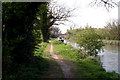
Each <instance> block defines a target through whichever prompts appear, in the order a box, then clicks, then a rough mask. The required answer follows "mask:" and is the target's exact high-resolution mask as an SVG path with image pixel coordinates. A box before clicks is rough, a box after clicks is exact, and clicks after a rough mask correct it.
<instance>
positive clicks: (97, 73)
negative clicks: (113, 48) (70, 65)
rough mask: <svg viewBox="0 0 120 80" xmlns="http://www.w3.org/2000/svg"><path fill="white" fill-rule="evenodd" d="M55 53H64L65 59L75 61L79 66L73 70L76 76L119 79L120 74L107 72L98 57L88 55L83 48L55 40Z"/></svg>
mask: <svg viewBox="0 0 120 80" xmlns="http://www.w3.org/2000/svg"><path fill="white" fill-rule="evenodd" d="M52 42H53V45H54V53H55V54H57V55H62V56H63V57H64V58H65V59H68V60H70V61H72V62H74V63H75V64H76V65H77V66H76V67H75V69H73V70H71V71H72V72H73V73H74V74H75V75H76V78H82V79H90V78H91V79H115V80H116V79H117V78H119V75H118V74H117V73H115V72H106V71H105V70H104V69H103V68H102V67H101V65H100V64H99V62H98V61H97V59H96V57H92V56H90V57H86V58H85V56H86V55H85V54H83V53H81V50H75V49H73V48H72V47H71V46H70V45H67V44H64V43H62V42H59V41H56V40H53V41H52Z"/></svg>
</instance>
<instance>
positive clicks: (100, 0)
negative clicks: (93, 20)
mask: <svg viewBox="0 0 120 80" xmlns="http://www.w3.org/2000/svg"><path fill="white" fill-rule="evenodd" d="M95 5H97V6H103V7H105V8H106V9H107V10H108V11H109V9H110V8H114V7H115V6H118V2H117V1H116V0H94V1H92V2H91V3H90V6H95Z"/></svg>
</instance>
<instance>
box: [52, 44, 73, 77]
mask: <svg viewBox="0 0 120 80" xmlns="http://www.w3.org/2000/svg"><path fill="white" fill-rule="evenodd" d="M50 54H51V56H52V58H54V59H55V60H56V62H57V63H58V64H59V65H60V67H61V69H62V71H63V73H64V76H65V78H74V76H73V74H72V73H71V72H70V66H69V65H67V64H66V63H65V62H63V61H62V60H61V59H60V58H59V57H58V56H57V55H55V54H53V44H52V43H51V48H50Z"/></svg>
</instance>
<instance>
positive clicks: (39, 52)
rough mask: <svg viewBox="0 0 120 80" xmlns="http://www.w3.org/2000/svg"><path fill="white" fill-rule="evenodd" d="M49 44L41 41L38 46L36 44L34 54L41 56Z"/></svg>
mask: <svg viewBox="0 0 120 80" xmlns="http://www.w3.org/2000/svg"><path fill="white" fill-rule="evenodd" d="M47 44H48V43H41V44H39V45H38V46H36V49H35V51H34V56H41V55H42V54H43V53H44V49H45V48H46V46H47Z"/></svg>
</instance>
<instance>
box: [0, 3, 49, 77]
mask: <svg viewBox="0 0 120 80" xmlns="http://www.w3.org/2000/svg"><path fill="white" fill-rule="evenodd" d="M40 5H44V6H46V3H41V2H40V3H38V2H37V3H31V2H28V3H26V2H24V3H17V2H3V3H2V11H3V12H2V15H3V16H2V21H3V23H2V27H3V28H2V29H3V30H2V31H3V46H2V48H3V75H6V76H8V75H9V76H10V74H13V72H16V71H18V70H19V69H20V65H19V64H21V65H24V64H31V63H33V64H34V63H36V61H35V58H34V55H33V53H34V50H35V48H36V47H35V46H36V45H37V44H38V43H41V41H42V38H41V37H43V36H41V34H42V31H41V30H43V29H41V27H40V26H41V24H39V25H40V26H38V25H37V26H34V25H33V24H36V23H37V21H35V20H36V14H37V12H38V11H40V10H43V11H44V9H45V8H46V9H47V7H45V8H39V6H40ZM41 13H42V12H41ZM43 27H44V26H43ZM42 49H43V48H42V47H41V50H39V52H40V51H41V52H42ZM16 66H17V67H16ZM25 67H26V66H25ZM14 68H15V69H14ZM6 76H4V77H6ZM4 77H3V78H4ZM11 77H14V76H11Z"/></svg>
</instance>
